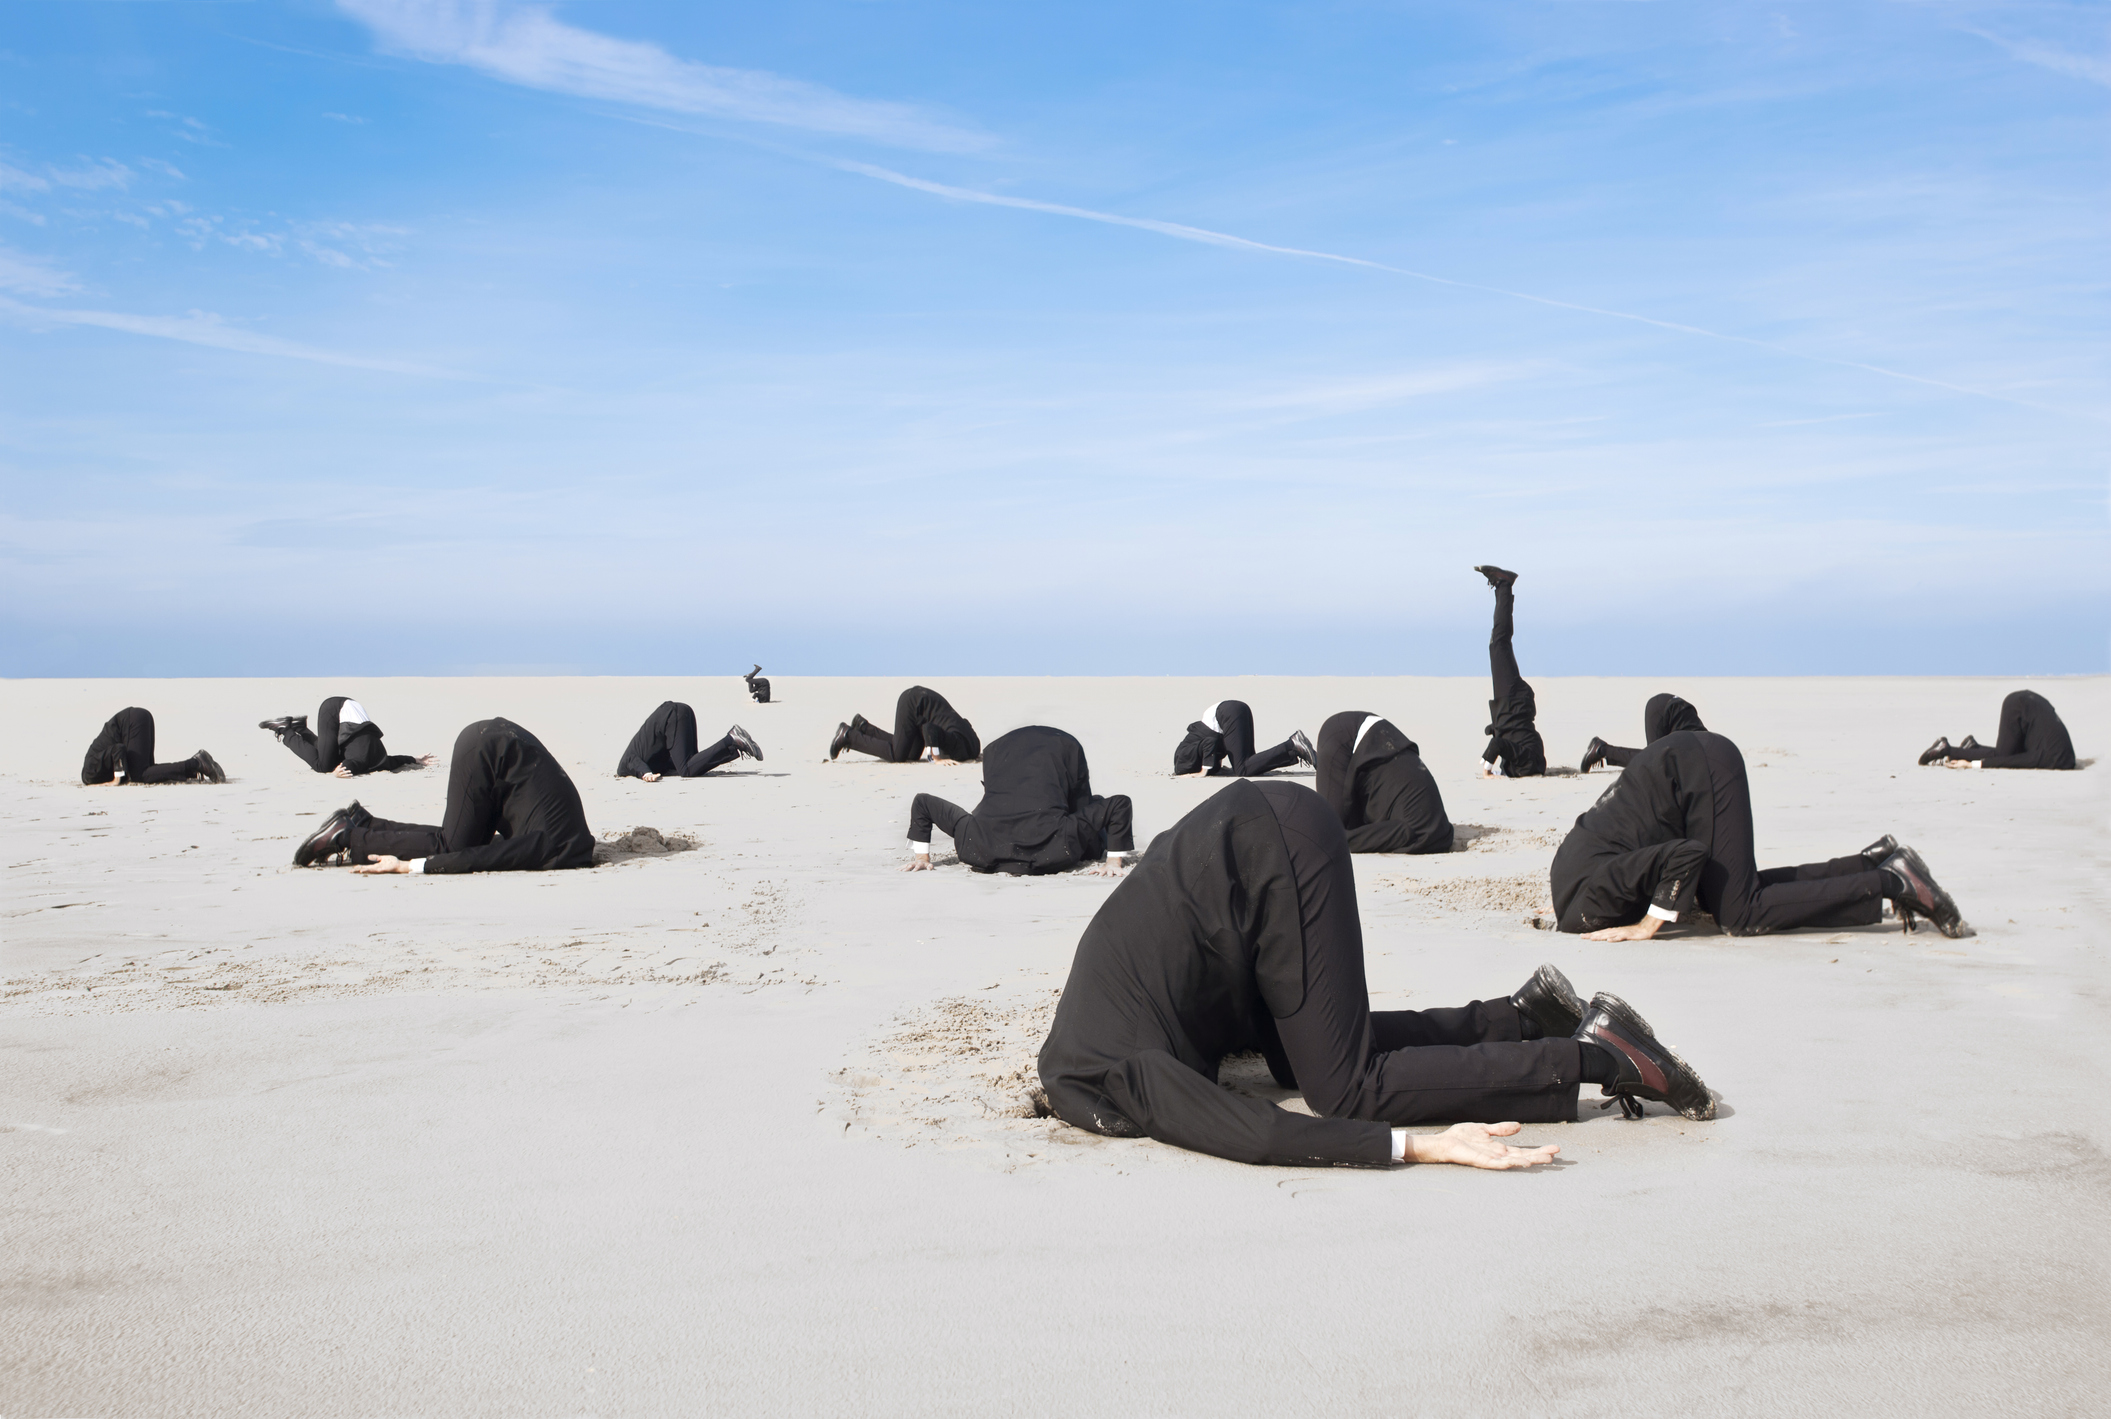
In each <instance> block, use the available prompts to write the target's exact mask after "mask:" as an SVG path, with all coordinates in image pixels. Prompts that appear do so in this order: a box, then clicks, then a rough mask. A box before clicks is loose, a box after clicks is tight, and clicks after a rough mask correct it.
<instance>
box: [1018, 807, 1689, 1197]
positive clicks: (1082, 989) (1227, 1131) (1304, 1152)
mask: <svg viewBox="0 0 2111 1419" xmlns="http://www.w3.org/2000/svg"><path fill="white" fill-rule="evenodd" d="M1245 1050H1258V1051H1260V1052H1261V1053H1262V1054H1263V1055H1264V1056H1265V1057H1266V1058H1267V1060H1268V1068H1269V1072H1270V1073H1271V1074H1273V1075H1274V1076H1275V1080H1276V1082H1277V1083H1278V1084H1280V1085H1281V1086H1282V1087H1284V1088H1286V1089H1298V1090H1301V1091H1302V1092H1303V1094H1304V1099H1305V1103H1306V1104H1307V1105H1308V1106H1309V1107H1310V1108H1311V1109H1312V1111H1313V1114H1316V1115H1318V1117H1313V1116H1312V1115H1309V1114H1303V1113H1293V1112H1291V1111H1290V1110H1288V1109H1284V1108H1278V1107H1276V1106H1275V1105H1274V1104H1271V1103H1268V1102H1267V1101H1265V1100H1262V1099H1257V1098H1254V1097H1252V1096H1250V1095H1246V1094H1236V1093H1232V1092H1231V1091H1229V1090H1227V1089H1223V1088H1220V1087H1219V1086H1218V1084H1217V1069H1218V1065H1219V1063H1220V1061H1222V1060H1223V1058H1224V1057H1225V1056H1226V1055H1230V1054H1234V1053H1238V1052H1240V1051H1245ZM1040 1076H1041V1083H1042V1086H1043V1087H1044V1088H1045V1089H1046V1090H1047V1092H1048V1102H1049V1105H1050V1107H1051V1108H1052V1109H1053V1110H1054V1112H1055V1114H1056V1116H1057V1117H1058V1118H1061V1119H1062V1120H1064V1121H1065V1122H1066V1123H1071V1124H1075V1125H1076V1126H1077V1127H1079V1128H1083V1129H1088V1130H1090V1131H1091V1132H1094V1133H1103V1134H1107V1135H1109V1136H1112V1137H1116V1138H1135V1137H1139V1136H1147V1137H1150V1138H1155V1139H1158V1140H1159V1141H1160V1142H1164V1143H1171V1144H1173V1145H1175V1146H1176V1147H1180V1148H1189V1149H1193V1150H1194V1151H1195V1152H1198V1153H1209V1154H1213V1155H1215V1156H1217V1157H1219V1158H1230V1159H1232V1160H1234V1161H1237V1162H1242V1163H1274V1164H1280V1165H1283V1166H1295V1167H1302V1166H1306V1165H1309V1164H1315V1163H1362V1164H1369V1165H1374V1166H1376V1165H1383V1164H1385V1163H1388V1162H1393V1163H1399V1162H1411V1163H1464V1164H1468V1165H1470V1166H1473V1167H1480V1168H1519V1167H1528V1166H1530V1165H1532V1164H1535V1163H1545V1162H1548V1161H1551V1160H1552V1159H1553V1157H1554V1155H1555V1154H1556V1153H1558V1152H1560V1151H1561V1150H1560V1149H1559V1148H1557V1147H1555V1146H1553V1145H1551V1144H1549V1145H1545V1146H1541V1147H1534V1148H1518V1147H1512V1146H1510V1145H1508V1144H1505V1143H1503V1142H1501V1141H1500V1140H1501V1139H1503V1138H1507V1137H1510V1136H1511V1135H1513V1134H1515V1133H1516V1132H1517V1131H1518V1129H1519V1126H1520V1124H1521V1123H1557V1122H1564V1123H1565V1122H1569V1121H1572V1120H1574V1118H1575V1117H1576V1091H1577V1088H1578V1086H1579V1085H1581V1084H1584V1083H1595V1084H1598V1085H1600V1086H1602V1088H1603V1090H1604V1092H1605V1093H1606V1094H1608V1095H1611V1096H1613V1097H1616V1098H1621V1099H1623V1100H1624V1101H1625V1102H1624V1103H1623V1105H1622V1107H1623V1109H1626V1110H1628V1111H1629V1112H1630V1113H1639V1112H1640V1110H1641V1105H1640V1103H1639V1102H1637V1101H1638V1100H1642V1099H1652V1100H1658V1101H1662V1102H1666V1103H1669V1104H1670V1105H1671V1106H1672V1107H1673V1108H1675V1109H1677V1110H1678V1111H1680V1112H1681V1113H1683V1114H1684V1115H1685V1116H1686V1117H1688V1118H1693V1119H1709V1118H1713V1117H1714V1116H1715V1100H1714V1097H1713V1096H1712V1095H1711V1094H1710V1093H1709V1092H1708V1088H1707V1086H1706V1085H1705V1084H1703V1083H1702V1082H1701V1080H1700V1078H1699V1076H1697V1075H1696V1074H1694V1072H1693V1071H1692V1070H1691V1069H1689V1068H1688V1067H1687V1066H1686V1065H1685V1063H1684V1062H1683V1061H1682V1060H1680V1059H1679V1057H1678V1056H1677V1055H1675V1054H1673V1053H1672V1052H1671V1051H1670V1050H1669V1049H1667V1048H1666V1047H1665V1046H1663V1045H1662V1044H1660V1043H1659V1042H1658V1041H1657V1040H1656V1038H1655V1036H1654V1032H1653V1031H1652V1030H1651V1029H1650V1027H1649V1024H1648V1022H1647V1021H1645V1020H1643V1019H1642V1017H1641V1016H1639V1015H1637V1014H1636V1013H1635V1012H1634V1011H1633V1010H1632V1009H1630V1008H1629V1007H1628V1006H1627V1005H1626V1004H1625V1003H1624V1002H1622V1001H1621V1000H1620V999H1619V998H1618V997H1616V996H1611V995H1600V996H1598V997H1596V998H1595V999H1594V1000H1592V1001H1591V1003H1590V1004H1589V1005H1588V1006H1585V1005H1584V1004H1583V1003H1582V1001H1580V1000H1579V999H1577V997H1576V993H1575V991H1574V990H1573V989H1571V988H1570V986H1569V983H1568V981H1567V980H1566V979H1565V978H1563V976H1562V975H1561V973H1560V972H1559V971H1557V970H1555V969H1554V968H1553V967H1552V966H1542V967H1540V969H1539V971H1538V973H1537V974H1536V975H1534V976H1533V978H1532V979H1531V980H1530V981H1528V982H1527V983H1526V984H1525V985H1524V987H1523V988H1521V989H1520V990H1519V991H1518V992H1517V994H1516V995H1514V996H1512V997H1510V998H1508V999H1502V1000H1477V1001H1474V1002H1472V1003H1471V1004H1468V1005H1465V1006H1463V1007H1460V1008H1458V1009H1453V1010H1387V1011H1378V1012H1375V1013H1374V1012H1373V1011H1372V1010H1371V1002H1370V994H1369V991H1368V989H1367V988H1366V986H1365V978H1364V947H1363V926H1362V922H1361V919H1360V918H1359V916H1358V914H1357V909H1356V873H1355V868H1354V866H1353V864H1352V862H1351V859H1350V856H1349V844H1348V839H1347V837H1346V836H1345V835H1344V834H1343V832H1342V827H1341V823H1340V821H1339V820H1338V819H1336V817H1335V816H1334V813H1333V811H1332V810H1331V809H1329V808H1328V807H1327V805H1326V804H1325V803H1324V802H1322V801H1321V800H1320V797H1319V795H1318V794H1316V793H1313V792H1312V791H1311V790H1310V789H1307V788H1305V787H1303V786H1302V785H1299V784H1294V783H1287V782H1282V781H1279V780H1278V781H1267V780H1264V781H1262V782H1259V783H1252V782H1244V783H1237V784H1233V785H1232V786H1230V787H1229V788H1226V789H1225V790H1224V791H1223V792H1221V793H1218V794H1215V795H1214V796H1212V797H1210V798H1208V799H1206V800H1204V801H1203V803H1202V804H1200V805H1199V806H1198V807H1196V808H1195V810H1194V811H1193V812H1191V813H1189V814H1188V815H1187V816H1186V817H1185V818H1182V819H1181V820H1180V821H1179V822H1178V823H1177V824H1175V825H1174V826H1173V827H1172V828H1170V829H1169V830H1167V831H1166V832H1164V833H1161V834H1160V835H1159V836H1158V837H1157V838H1156V839H1155V840H1153V841H1152V843H1151V850H1150V851H1149V852H1147V853H1145V854H1144V855H1143V860H1142V861H1141V862H1139V863H1138V864H1137V865H1136V867H1135V868H1134V870H1132V871H1131V872H1130V873H1129V875H1128V877H1127V878H1126V879H1125V880H1124V881H1123V882H1122V884H1121V885H1120V886H1119V887H1116V888H1115V889H1114V892H1113V894H1112V895H1111V896H1109V897H1108V898H1107V900H1106V903H1105V904H1104V905H1102V906H1101V907H1100V909H1099V912H1098V913H1097V914H1096V915H1095V916H1094V917H1093V918H1092V923H1091V925H1089V926H1087V927H1086V928H1085V935H1084V939H1082V940H1081V941H1079V942H1078V948H1077V956H1076V958H1075V960H1073V961H1072V963H1071V967H1070V979H1069V982H1068V983H1067V984H1066V985H1065V986H1064V987H1063V998H1062V1001H1061V1003H1060V1004H1059V1005H1058V1006H1057V1007H1056V1016H1055V1023H1054V1025H1053V1026H1052V1027H1051V1028H1050V1030H1049V1032H1048V1041H1047V1043H1046V1044H1044V1045H1042V1047H1041V1055H1040ZM1426 1123H1452V1124H1455V1125H1456V1126H1455V1127H1453V1128H1451V1129H1449V1130H1448V1131H1446V1132H1444V1133H1439V1134H1433V1135H1422V1136H1417V1135H1413V1134H1409V1133H1408V1132H1407V1131H1406V1130H1407V1127H1408V1126H1409V1125H1413V1124H1426Z"/></svg>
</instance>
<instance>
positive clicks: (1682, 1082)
mask: <svg viewBox="0 0 2111 1419" xmlns="http://www.w3.org/2000/svg"><path fill="white" fill-rule="evenodd" d="M1600 1011H1603V1012H1604V1013H1605V1015H1606V1017H1607V1018H1608V1019H1610V1020H1611V1021H1612V1022H1613V1023H1614V1024H1615V1025H1620V1026H1624V1027H1626V1028H1623V1030H1622V1033H1623V1034H1635V1033H1639V1034H1640V1035H1641V1036H1642V1039H1640V1040H1635V1041H1633V1043H1634V1044H1636V1045H1637V1046H1641V1045H1642V1044H1643V1041H1644V1040H1646V1041H1647V1042H1648V1044H1647V1048H1648V1049H1650V1050H1651V1051H1652V1052H1654V1053H1658V1054H1661V1055H1663V1056H1664V1058H1666V1059H1668V1060H1670V1061H1671V1063H1672V1064H1673V1065H1674V1066H1676V1068H1675V1069H1674V1070H1668V1071H1667V1070H1665V1069H1664V1068H1663V1066H1662V1065H1658V1064H1656V1063H1655V1062H1654V1061H1651V1062H1650V1064H1649V1068H1650V1069H1653V1070H1654V1071H1656V1073H1657V1074H1658V1076H1659V1077H1660V1078H1661V1079H1662V1080H1663V1081H1664V1082H1663V1084H1662V1086H1661V1087H1660V1088H1659V1087H1658V1086H1655V1085H1650V1084H1649V1081H1648V1078H1647V1074H1646V1073H1645V1075H1644V1079H1643V1083H1644V1085H1645V1086H1646V1087H1651V1088H1658V1092H1659V1093H1660V1095H1661V1098H1660V1100H1659V1102H1662V1103H1665V1104H1669V1105H1670V1106H1671V1107H1672V1108H1673V1109H1676V1110H1677V1111H1678V1113H1679V1116H1680V1117H1682V1118H1689V1119H1692V1120H1693V1121H1694V1122H1696V1123H1706V1122H1707V1121H1708V1120H1709V1119H1712V1118H1714V1117H1715V1093H1714V1091H1713V1090H1711V1089H1710V1088H1709V1087H1708V1086H1707V1084H1706V1083H1705V1082H1704V1081H1703V1080H1702V1079H1701V1077H1700V1075H1699V1074H1697V1073H1695V1072H1694V1068H1693V1066H1692V1065H1690V1064H1688V1063H1686V1061H1685V1059H1684V1058H1682V1057H1681V1056H1680V1054H1679V1052H1678V1051H1677V1050H1675V1049H1673V1048H1672V1047H1671V1046H1670V1045H1667V1044H1665V1043H1664V1042H1663V1041H1662V1040H1660V1039H1658V1038H1657V1036H1656V1032H1655V1031H1654V1030H1650V1029H1646V1028H1643V1026H1644V1024H1645V1022H1644V1021H1643V1019H1642V1017H1641V1016H1640V1015H1638V1014H1636V1013H1635V1011H1634V1008H1633V1007H1632V1006H1630V1005H1629V1004H1628V1003H1627V1002H1626V1001H1624V1000H1622V999H1621V998H1620V997H1619V996H1617V995H1613V994H1610V993H1608V992H1606V991H1600V992H1599V993H1598V994H1597V995H1595V996H1593V997H1592V999H1591V1008H1590V1011H1589V1013H1588V1014H1586V1015H1585V1016H1584V1017H1583V1022H1584V1024H1585V1025H1588V1024H1589V1023H1590V1021H1591V1016H1593V1015H1596V1014H1598V1013H1599V1012H1600ZM1623 1017H1624V1018H1623ZM1682 1094H1683V1095H1686V1096H1688V1098H1689V1099H1691V1102H1687V1103H1683V1104H1682V1103H1681V1102H1680V1100H1679V1098H1678V1096H1679V1095H1682ZM1694 1096H1698V1097H1697V1098H1696V1097H1694Z"/></svg>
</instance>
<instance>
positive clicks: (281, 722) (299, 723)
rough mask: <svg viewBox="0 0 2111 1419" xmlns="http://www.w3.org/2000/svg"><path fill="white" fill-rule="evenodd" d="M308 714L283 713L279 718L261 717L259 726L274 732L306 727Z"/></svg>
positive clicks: (279, 732)
mask: <svg viewBox="0 0 2111 1419" xmlns="http://www.w3.org/2000/svg"><path fill="white" fill-rule="evenodd" d="M307 724H308V716H306V715H304V714H282V715H280V716H279V717H278V718H277V719H260V720H258V721H257V728H259V729H268V730H270V731H271V732H272V733H273V734H284V733H285V732H286V731H287V730H289V729H305V728H306V727H307Z"/></svg>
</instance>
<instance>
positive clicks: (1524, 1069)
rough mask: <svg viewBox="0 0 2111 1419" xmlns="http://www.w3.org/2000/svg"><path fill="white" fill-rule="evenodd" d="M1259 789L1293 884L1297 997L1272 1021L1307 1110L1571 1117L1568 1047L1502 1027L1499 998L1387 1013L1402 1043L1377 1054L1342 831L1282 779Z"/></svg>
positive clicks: (1572, 1060) (1461, 1118) (1434, 1118)
mask: <svg viewBox="0 0 2111 1419" xmlns="http://www.w3.org/2000/svg"><path fill="white" fill-rule="evenodd" d="M1257 786H1258V787H1259V788H1260V789H1261V791H1262V793H1263V794H1265V795H1266V796H1267V798H1268V800H1269V804H1270V806H1271V807H1272V808H1274V810H1275V813H1276V819H1277V822H1278V824H1279V825H1280V826H1281V827H1282V829H1283V843H1284V846H1285V847H1286V848H1288V850H1289V853H1290V861H1291V869H1292V871H1293V873H1294V874H1295V875H1296V878H1297V893H1298V910H1299V913H1300V916H1301V925H1302V927H1303V935H1304V949H1305V998H1304V1002H1303V1004H1302V1005H1300V1006H1299V1008H1298V1009H1297V1010H1296V1011H1295V1012H1293V1013H1292V1014H1291V1015H1290V1016H1289V1017H1288V1018H1286V1019H1282V1020H1278V1021H1276V1022H1275V1023H1276V1030H1277V1032H1278V1034H1279V1035H1280V1037H1281V1041H1282V1046H1283V1053H1284V1055H1285V1057H1286V1059H1287V1061H1288V1063H1289V1065H1290V1067H1291V1068H1292V1069H1293V1070H1294V1071H1295V1073H1296V1076H1297V1081H1298V1085H1299V1087H1300V1088H1301V1089H1302V1090H1303V1091H1304V1095H1305V1101H1306V1103H1308V1104H1310V1105H1311V1106H1312V1109H1313V1111H1314V1112H1316V1113H1319V1114H1322V1115H1325V1116H1327V1117H1334V1118H1368V1119H1379V1120H1382V1121H1384V1122H1387V1123H1393V1124H1408V1123H1435V1122H1446V1123H1458V1122H1482V1123H1499V1122H1503V1121H1505V1120H1509V1119H1515V1120H1518V1121H1519V1122H1527V1123H1550V1122H1557V1121H1566V1120H1570V1119H1573V1118H1574V1117H1575V1116H1576V1086H1577V1083H1578V1081H1579V1080H1580V1079H1581V1077H1582V1057H1581V1054H1580V1052H1579V1050H1578V1048H1577V1045H1576V1042H1575V1041H1574V1040H1567V1039H1562V1040H1530V1041H1527V1040H1522V1039H1520V1038H1519V1026H1518V1022H1517V1018H1516V1011H1515V1010H1514V1009H1512V1010H1510V1011H1509V1014H1508V1018H1507V1019H1505V1017H1504V1014H1503V1011H1502V1009H1501V1007H1500V1003H1499V1002H1498V1003H1491V1002H1485V1001H1483V1002H1476V1003H1475V1004H1474V1005H1470V1006H1466V1007H1464V1008H1463V1009H1462V1010H1459V1011H1444V1012H1438V1011H1421V1012H1415V1011H1395V1012H1388V1016H1389V1017H1390V1018H1387V1019H1386V1021H1385V1032H1386V1043H1388V1044H1394V1042H1395V1041H1405V1042H1404V1043H1398V1044H1395V1047H1394V1048H1391V1049H1385V1048H1381V1047H1380V1044H1379V1039H1378V1029H1377V1024H1376V1017H1373V1016H1372V1014H1371V1007H1370V991H1369V988H1368V985H1367V983H1366V981H1365V977H1364V964H1363V928H1362V922H1361V920H1360V918H1359V916H1358V914H1357V910H1356V877H1355V871H1354V868H1353V867H1352V866H1351V864H1350V858H1349V851H1348V841H1347V839H1346V838H1345V837H1344V835H1343V833H1342V829H1341V824H1340V822H1339V821H1338V820H1337V819H1336V818H1335V816H1334V815H1333V813H1332V812H1330V811H1329V810H1328V809H1327V807H1326V805H1325V804H1324V803H1323V802H1322V801H1321V800H1320V799H1319V798H1318V796H1317V795H1315V794H1312V793H1307V792H1303V791H1302V790H1300V789H1298V788H1297V787H1295V786H1293V785H1291V784H1288V783H1282V782H1275V783H1264V784H1261V785H1257ZM1474 1012H1478V1015H1477V1016H1476V1015H1475V1013H1474ZM1403 1016H1415V1017H1420V1018H1415V1019H1402V1018H1400V1017H1403ZM1424 1041H1426V1042H1424Z"/></svg>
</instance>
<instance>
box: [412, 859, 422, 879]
mask: <svg viewBox="0 0 2111 1419" xmlns="http://www.w3.org/2000/svg"><path fill="white" fill-rule="evenodd" d="M410 870H411V875H412V876H414V877H422V876H424V875H425V859H424V858H422V857H414V858H412V859H411V860H410Z"/></svg>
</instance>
